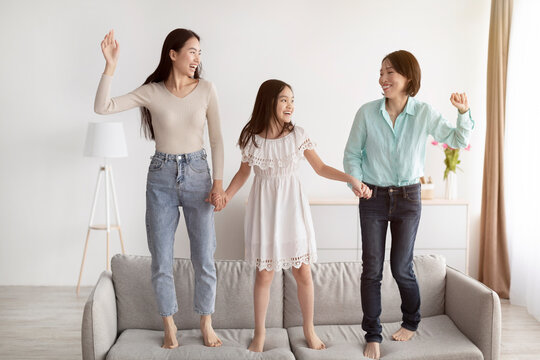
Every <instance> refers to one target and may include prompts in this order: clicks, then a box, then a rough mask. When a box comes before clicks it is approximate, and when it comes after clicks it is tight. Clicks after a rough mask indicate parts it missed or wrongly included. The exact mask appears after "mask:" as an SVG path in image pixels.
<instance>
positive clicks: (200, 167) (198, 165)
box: [189, 158, 210, 173]
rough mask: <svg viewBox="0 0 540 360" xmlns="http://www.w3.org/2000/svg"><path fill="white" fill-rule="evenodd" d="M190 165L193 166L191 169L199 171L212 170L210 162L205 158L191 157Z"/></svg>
mask: <svg viewBox="0 0 540 360" xmlns="http://www.w3.org/2000/svg"><path fill="white" fill-rule="evenodd" d="M189 167H190V168H191V170H193V171H195V172H197V173H204V172H208V171H209V170H210V169H209V168H208V162H206V159H203V158H195V159H191V160H190V161H189Z"/></svg>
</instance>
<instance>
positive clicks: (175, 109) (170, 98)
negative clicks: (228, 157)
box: [94, 74, 224, 180]
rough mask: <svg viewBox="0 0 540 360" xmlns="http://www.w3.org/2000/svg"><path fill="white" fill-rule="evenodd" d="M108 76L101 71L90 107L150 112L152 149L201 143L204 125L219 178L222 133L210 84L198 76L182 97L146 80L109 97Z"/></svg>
mask: <svg viewBox="0 0 540 360" xmlns="http://www.w3.org/2000/svg"><path fill="white" fill-rule="evenodd" d="M112 78H113V77H112V76H108V75H105V74H103V75H102V76H101V81H100V82H99V86H98V89H97V93H96V99H95V102H94V111H95V112H96V113H98V114H102V115H104V114H114V113H117V112H120V111H125V110H128V109H132V108H135V107H141V106H144V107H146V108H147V109H148V110H150V114H152V126H153V128H154V135H155V140H156V150H157V151H160V152H163V153H166V154H187V153H191V152H195V151H199V150H201V149H202V148H203V145H204V139H203V137H204V126H205V124H206V123H208V135H209V138H210V148H211V150H212V173H213V178H214V180H222V179H223V158H224V155H223V137H222V135H221V124H220V118H219V108H218V101H217V94H216V89H215V87H214V84H212V83H211V82H209V81H206V80H203V79H199V83H198V84H197V86H196V87H195V89H193V91H192V92H191V93H189V94H188V95H186V96H185V97H183V98H179V97H177V96H175V95H173V94H172V93H171V92H170V91H169V90H168V89H167V88H166V87H165V84H164V83H163V82H158V83H149V84H146V85H142V86H141V87H139V88H137V89H135V90H133V91H132V92H130V93H128V94H126V95H122V96H117V97H113V98H111V96H110V92H111V82H112Z"/></svg>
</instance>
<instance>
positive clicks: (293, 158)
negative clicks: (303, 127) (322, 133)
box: [242, 139, 316, 170]
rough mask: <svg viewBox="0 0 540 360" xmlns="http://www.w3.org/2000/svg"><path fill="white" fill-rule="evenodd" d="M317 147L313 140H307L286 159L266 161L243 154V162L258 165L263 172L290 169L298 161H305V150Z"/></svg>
mask: <svg viewBox="0 0 540 360" xmlns="http://www.w3.org/2000/svg"><path fill="white" fill-rule="evenodd" d="M315 145H316V144H315V143H314V142H312V141H311V139H306V140H304V142H303V143H302V144H300V146H298V147H297V149H296V151H295V152H293V153H292V154H291V155H289V156H287V157H286V158H284V159H266V158H263V157H259V156H256V155H255V154H251V153H248V154H242V162H247V163H248V164H249V166H253V165H257V166H258V167H260V168H261V169H263V170H265V169H268V168H275V167H288V166H290V165H292V164H295V163H296V162H297V161H298V160H301V159H303V158H304V150H313V149H314V148H315ZM250 150H251V149H250Z"/></svg>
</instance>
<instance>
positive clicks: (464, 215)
mask: <svg viewBox="0 0 540 360" xmlns="http://www.w3.org/2000/svg"><path fill="white" fill-rule="evenodd" d="M310 205H311V213H312V216H313V225H314V227H315V236H316V239H317V252H318V255H319V261H320V262H324V261H349V260H361V259H362V238H361V231H360V217H359V209H358V200H357V199H346V200H315V199H313V200H310ZM468 244H469V204H468V202H466V201H462V200H444V199H434V200H422V216H421V218H420V225H419V226H418V233H417V236H416V243H415V247H414V254H415V255H423V254H440V255H443V256H444V257H445V258H446V263H447V264H448V265H450V266H452V267H454V268H456V269H458V270H460V271H462V272H464V273H467V272H468V247H469V246H468ZM390 246H391V233H390V229H388V232H387V236H386V259H388V258H389V254H390Z"/></svg>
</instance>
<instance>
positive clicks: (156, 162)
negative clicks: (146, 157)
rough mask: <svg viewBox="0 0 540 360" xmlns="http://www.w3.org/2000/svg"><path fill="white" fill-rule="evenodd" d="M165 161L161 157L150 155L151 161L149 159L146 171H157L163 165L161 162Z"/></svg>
mask: <svg viewBox="0 0 540 360" xmlns="http://www.w3.org/2000/svg"><path fill="white" fill-rule="evenodd" d="M164 163H165V161H163V159H160V158H158V157H155V156H154V157H152V161H150V166H149V167H148V171H158V170H160V169H161V168H162V167H163V164H164Z"/></svg>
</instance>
